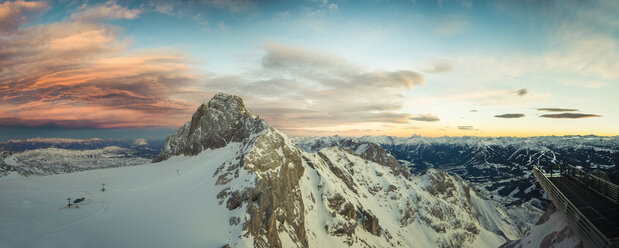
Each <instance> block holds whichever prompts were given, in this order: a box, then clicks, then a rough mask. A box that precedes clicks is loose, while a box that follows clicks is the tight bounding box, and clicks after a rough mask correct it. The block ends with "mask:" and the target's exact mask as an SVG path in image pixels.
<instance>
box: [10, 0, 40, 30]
mask: <svg viewBox="0 0 619 248" xmlns="http://www.w3.org/2000/svg"><path fill="white" fill-rule="evenodd" d="M47 8H48V6H47V3H45V2H26V1H22V0H20V1H14V2H10V1H8V2H4V3H2V4H0V34H7V33H11V32H14V31H16V30H17V29H18V28H19V25H20V24H23V23H27V22H28V18H29V17H30V16H31V15H32V14H34V13H37V12H41V11H43V10H45V9H47Z"/></svg>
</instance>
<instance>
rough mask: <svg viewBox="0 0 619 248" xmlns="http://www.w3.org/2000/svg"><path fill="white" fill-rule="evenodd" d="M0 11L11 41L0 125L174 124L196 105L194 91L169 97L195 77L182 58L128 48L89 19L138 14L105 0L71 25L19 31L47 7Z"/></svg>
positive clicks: (2, 72) (0, 45)
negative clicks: (30, 16) (32, 17)
mask: <svg viewBox="0 0 619 248" xmlns="http://www.w3.org/2000/svg"><path fill="white" fill-rule="evenodd" d="M0 6H1V7H0V20H3V22H2V23H3V27H2V28H1V31H4V32H8V33H6V35H7V36H10V37H11V38H10V39H0V99H1V100H2V101H1V102H0V123H2V124H4V125H24V126H37V125H46V124H55V125H60V126H71V127H101V128H114V127H151V126H168V127H176V126H179V125H181V124H182V122H184V121H185V119H186V117H187V116H188V115H190V113H191V112H192V111H193V110H194V108H195V106H196V105H197V103H196V102H195V101H192V100H191V99H192V98H191V96H193V95H195V94H191V95H190V97H187V96H184V97H183V98H182V99H181V98H175V97H174V94H176V92H179V91H182V90H183V89H185V88H187V87H191V83H192V82H194V81H195V79H196V76H195V74H194V73H193V71H192V68H191V66H190V65H189V62H188V61H187V60H186V59H185V58H183V56H182V55H180V54H178V53H173V52H170V51H162V50H149V51H141V52H135V51H128V50H127V46H128V45H127V44H126V43H125V42H124V41H122V39H120V33H121V30H120V29H119V28H117V27H114V26H110V25H106V24H102V23H97V22H92V20H94V19H103V18H104V16H105V18H107V19H110V18H112V19H118V18H125V19H131V18H135V17H137V16H138V15H139V14H140V11H137V10H129V9H127V8H125V7H121V6H118V5H117V4H116V3H114V2H107V3H105V4H103V5H98V6H93V7H87V6H83V7H81V8H80V12H78V13H76V14H74V15H73V16H72V18H71V19H69V20H65V21H62V22H57V23H50V24H43V25H35V26H30V27H21V24H22V23H25V21H27V16H28V14H29V13H30V12H33V11H35V10H43V9H45V8H46V6H47V5H45V4H44V3H43V4H39V3H31V2H23V1H20V2H7V3H3V4H2V5H0ZM16 6H17V7H16ZM4 20H9V21H11V20H13V21H15V23H11V22H7V23H6V24H5V22H4ZM201 92H202V93H204V91H201Z"/></svg>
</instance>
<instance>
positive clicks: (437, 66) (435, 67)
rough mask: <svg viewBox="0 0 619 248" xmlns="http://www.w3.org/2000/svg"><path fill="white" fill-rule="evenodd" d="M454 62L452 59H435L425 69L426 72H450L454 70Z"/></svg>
mask: <svg viewBox="0 0 619 248" xmlns="http://www.w3.org/2000/svg"><path fill="white" fill-rule="evenodd" d="M454 68H455V67H454V64H453V63H452V62H450V61H446V60H433V61H431V62H430V64H429V65H428V66H427V67H426V68H425V69H424V70H423V72H425V73H430V74H439V73H445V72H450V71H453V70H454Z"/></svg>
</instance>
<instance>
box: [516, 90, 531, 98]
mask: <svg viewBox="0 0 619 248" xmlns="http://www.w3.org/2000/svg"><path fill="white" fill-rule="evenodd" d="M527 93H529V91H528V90H527V89H519V90H517V91H514V94H516V95H519V96H524V95H526V94H527Z"/></svg>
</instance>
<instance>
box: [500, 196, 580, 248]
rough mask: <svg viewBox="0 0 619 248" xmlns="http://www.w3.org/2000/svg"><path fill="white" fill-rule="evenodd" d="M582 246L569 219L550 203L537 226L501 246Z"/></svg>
mask: <svg viewBox="0 0 619 248" xmlns="http://www.w3.org/2000/svg"><path fill="white" fill-rule="evenodd" d="M529 247H530V248H537V247H549V248H550V247H564V248H572V247H582V243H581V241H580V237H579V236H578V234H577V233H576V232H574V231H573V230H572V229H571V228H570V227H569V226H568V224H567V220H566V219H565V218H564V217H563V216H562V215H561V213H559V211H557V210H556V208H555V206H554V205H552V204H550V205H549V206H548V209H547V210H546V212H545V213H544V215H542V216H541V217H540V219H539V221H538V222H537V223H536V225H535V226H533V227H531V229H530V230H528V231H527V232H526V233H525V234H524V236H523V237H522V238H520V239H517V240H512V241H510V242H508V243H505V244H503V245H502V246H501V248H529Z"/></svg>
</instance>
